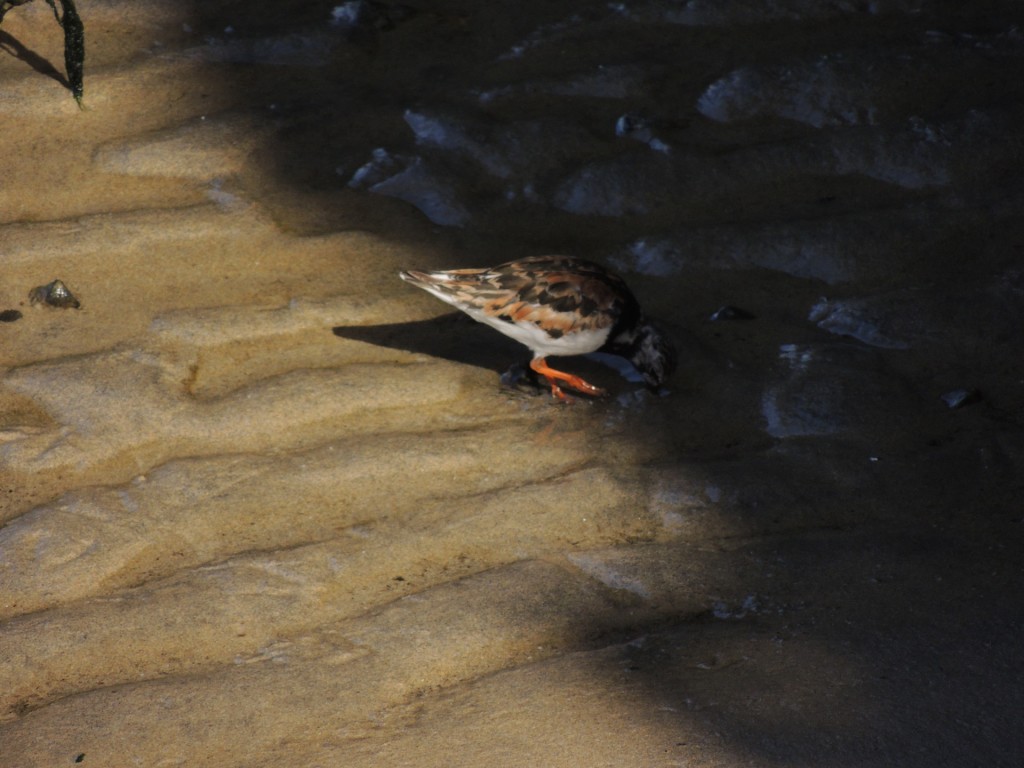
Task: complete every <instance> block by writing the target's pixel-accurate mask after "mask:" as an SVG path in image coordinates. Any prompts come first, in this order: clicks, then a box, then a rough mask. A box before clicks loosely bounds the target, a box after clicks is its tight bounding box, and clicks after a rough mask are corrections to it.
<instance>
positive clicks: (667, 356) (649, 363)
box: [613, 318, 678, 389]
mask: <svg viewBox="0 0 1024 768" xmlns="http://www.w3.org/2000/svg"><path fill="white" fill-rule="evenodd" d="M613 348H614V351H615V352H616V353H618V354H620V355H622V356H623V357H625V358H626V359H627V360H629V362H631V363H632V364H633V367H634V368H636V369H637V370H638V371H639V372H640V374H641V375H642V376H643V377H644V383H646V384H647V386H648V387H650V388H651V389H658V387H660V386H661V385H662V384H664V383H665V380H666V379H668V377H669V376H671V375H672V373H673V371H675V369H676V364H677V363H678V356H677V354H676V348H675V345H673V344H672V342H671V340H670V339H669V338H668V336H667V335H666V334H665V332H664V331H663V330H662V329H661V328H659V327H658V326H657V325H655V324H654V323H652V322H651V321H650V320H648V319H647V318H641V319H640V322H638V323H637V324H636V325H635V326H634V327H633V328H632V329H631V331H630V332H629V333H628V334H623V335H622V336H620V337H619V338H618V339H616V341H615V343H614V345H613Z"/></svg>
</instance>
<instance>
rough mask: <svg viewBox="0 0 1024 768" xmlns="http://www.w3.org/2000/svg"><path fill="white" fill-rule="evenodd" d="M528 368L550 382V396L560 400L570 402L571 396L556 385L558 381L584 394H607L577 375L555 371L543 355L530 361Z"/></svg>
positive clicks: (594, 395) (599, 395) (595, 395)
mask: <svg viewBox="0 0 1024 768" xmlns="http://www.w3.org/2000/svg"><path fill="white" fill-rule="evenodd" d="M530 368H532V369H533V370H534V371H536V372H537V373H539V374H540V375H541V376H543V377H544V378H545V379H547V380H548V383H549V384H551V396H552V397H554V398H556V399H558V400H561V401H562V402H572V398H571V397H569V396H568V395H566V394H565V392H563V391H562V388H561V387H560V386H558V382H559V381H561V382H564V383H565V385H566V386H567V387H569V388H571V389H574V390H576V391H577V392H581V393H583V394H585V395H591V396H593V397H601V396H603V395H605V394H607V393H606V392H605V391H604V390H603V389H601V388H600V387H595V386H594V385H593V384H590V383H588V382H586V381H584V380H583V379H581V378H580V377H579V376H573V375H572V374H571V373H565V372H563V371H556V370H555V369H554V368H551V367H549V366H548V364H547V362H546V361H545V360H544V358H543V357H537V358H534V359H533V360H531V361H530Z"/></svg>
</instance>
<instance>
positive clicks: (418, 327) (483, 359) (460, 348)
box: [331, 312, 614, 393]
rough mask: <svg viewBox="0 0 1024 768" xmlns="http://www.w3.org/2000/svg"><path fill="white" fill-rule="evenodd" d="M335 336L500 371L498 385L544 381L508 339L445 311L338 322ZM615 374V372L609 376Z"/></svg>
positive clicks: (539, 387) (525, 386) (580, 363)
mask: <svg viewBox="0 0 1024 768" xmlns="http://www.w3.org/2000/svg"><path fill="white" fill-rule="evenodd" d="M331 330H332V331H333V332H334V335H335V336H338V337H340V338H343V339H352V340H353V341H362V342H365V343H367V344H374V345H376V346H379V347H388V348H390V349H399V350H402V351H404V352H413V353H416V354H422V355H430V356H431V357H436V358H440V359H443V360H451V361H452V362H455V363H461V364H463V365H472V366H476V367H477V368H485V369H487V370H491V371H495V372H497V373H499V374H500V375H501V383H502V385H503V386H506V387H511V388H514V389H519V390H523V391H527V392H530V393H532V392H533V391H534V390H536V391H537V392H542V391H546V390H547V388H548V387H547V385H546V384H545V383H544V382H542V381H541V380H540V377H539V376H537V374H535V373H534V372H533V370H532V369H531V368H530V366H529V361H530V355H529V353H528V352H527V353H524V350H523V347H522V345H520V344H517V343H516V342H514V341H512V340H511V339H508V338H506V337H505V336H502V335H501V334H499V333H497V332H495V330H494V329H493V328H488V327H487V326H486V325H483V324H481V323H478V322H476V321H475V320H473V319H472V318H470V317H467V316H466V315H465V314H464V313H462V312H450V313H448V314H446V315H441V316H439V317H432V318H430V319H428V320H415V321H410V322H405V323H386V324H383V325H339V326H336V327H334V328H332V329H331ZM561 359H568V360H572V361H573V363H572V365H573V367H574V368H580V367H582V368H585V369H587V370H588V371H590V372H591V374H592V375H597V376H598V377H599V378H607V377H608V376H609V374H611V372H610V371H609V370H608V369H604V371H603V372H598V373H596V374H595V371H600V370H601V368H602V367H601V366H598V365H595V364H594V363H592V362H590V361H587V360H585V359H584V358H582V357H573V358H561ZM611 375H612V376H613V377H614V374H611Z"/></svg>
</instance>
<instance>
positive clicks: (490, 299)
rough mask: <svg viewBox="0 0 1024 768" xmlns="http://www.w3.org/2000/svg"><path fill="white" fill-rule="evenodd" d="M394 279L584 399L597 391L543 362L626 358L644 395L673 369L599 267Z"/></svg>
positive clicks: (625, 295)
mask: <svg viewBox="0 0 1024 768" xmlns="http://www.w3.org/2000/svg"><path fill="white" fill-rule="evenodd" d="M399 275H400V276H401V278H402V279H403V280H405V281H407V282H410V283H412V284H413V285H415V286H417V287H419V288H422V289H423V290H425V291H427V292H428V293H431V294H433V295H434V296H436V297H437V298H439V299H441V301H445V302H447V303H449V304H451V305H452V306H454V307H457V308H458V309H461V310H462V311H463V312H465V313H466V314H467V315H469V316H470V317H472V318H473V319H474V320H476V321H478V322H481V323H486V324H487V325H489V326H491V327H492V328H496V329H498V330H499V331H501V332H502V333H503V334H505V335H506V336H509V337H511V338H513V339H515V340H516V341H518V342H520V343H522V344H525V345H526V346H527V347H529V348H530V349H531V350H532V351H533V359H532V360H531V361H530V368H532V369H533V370H534V371H536V372H537V373H538V374H540V375H541V376H543V377H544V378H545V379H546V380H547V382H548V383H549V384H550V385H551V394H552V395H553V396H554V397H556V398H558V399H559V400H566V399H568V398H567V397H566V395H565V393H564V392H563V391H562V387H561V386H559V382H561V383H562V385H564V386H567V387H569V388H571V389H574V390H576V391H577V392H583V393H585V394H588V395H603V394H605V392H604V390H602V389H600V388H598V387H595V386H593V385H592V384H588V383H587V382H585V381H584V380H583V379H581V378H579V377H578V376H574V375H572V374H571V373H564V372H563V371H556V370H555V369H553V368H551V367H550V366H549V365H548V364H547V361H546V360H545V358H547V357H548V356H549V355H550V356H561V355H585V354H588V353H590V352H609V353H611V354H615V355H619V356H621V357H624V358H626V359H627V360H629V361H630V362H631V363H632V364H633V366H634V367H635V368H636V369H637V370H638V371H639V372H640V374H641V375H642V376H643V378H644V381H645V382H646V383H647V385H648V386H649V387H651V388H652V389H656V388H658V387H659V386H661V384H662V383H663V382H664V381H665V379H666V378H667V377H668V376H669V375H670V374H671V373H672V371H673V370H675V365H676V354H675V350H674V348H673V346H672V344H671V343H670V342H669V340H668V339H667V338H665V336H664V334H662V332H661V331H659V330H658V329H657V328H656V327H655V326H654V325H653V324H652V323H651V322H650V320H648V319H647V317H646V316H645V315H644V313H643V312H642V311H641V309H640V305H639V304H638V303H637V300H636V299H635V298H634V297H633V294H632V293H631V292H630V290H629V288H628V287H626V283H625V282H624V281H623V280H622V278H621V277H619V276H618V275H615V274H612V273H611V272H609V271H608V270H606V269H605V268H604V267H602V266H600V265H598V264H594V263H593V262H590V261H585V260H583V259H577V258H573V257H571V256H532V257H530V258H526V259H520V260H518V261H510V262H508V263H507V264H501V265H499V266H497V267H492V268H490V269H453V270H449V271H442V272H416V271H413V270H409V271H408V272H400V273H399Z"/></svg>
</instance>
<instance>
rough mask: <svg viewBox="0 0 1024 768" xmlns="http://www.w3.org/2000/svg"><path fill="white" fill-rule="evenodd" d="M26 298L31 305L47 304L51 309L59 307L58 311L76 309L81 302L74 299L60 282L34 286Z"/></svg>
mask: <svg viewBox="0 0 1024 768" xmlns="http://www.w3.org/2000/svg"><path fill="white" fill-rule="evenodd" d="M28 298H29V301H30V302H32V303H33V304H49V305H50V306H51V307H59V308H60V309H67V308H68V307H71V308H72V309H78V308H79V307H80V306H82V304H81V302H79V301H78V299H76V298H75V296H74V294H72V293H71V291H69V290H68V287H67V286H66V285H64V283H63V282H62V281H60V280H54V281H53V282H52V283H47V284H46V285H39V286H36V287H35V288H33V289H32V290H31V291H29V292H28Z"/></svg>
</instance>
